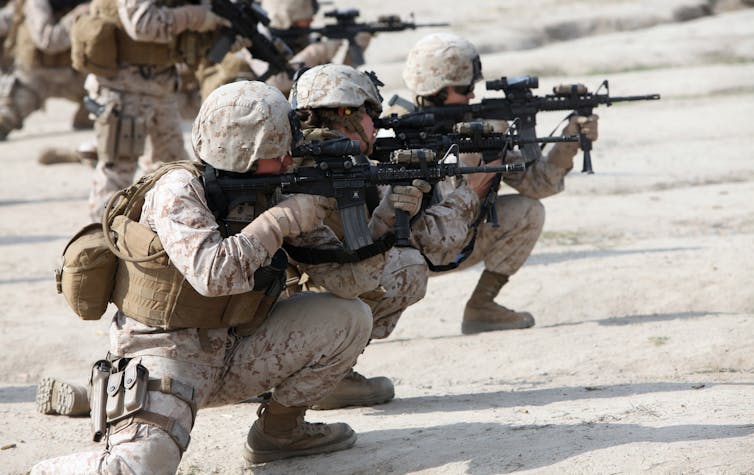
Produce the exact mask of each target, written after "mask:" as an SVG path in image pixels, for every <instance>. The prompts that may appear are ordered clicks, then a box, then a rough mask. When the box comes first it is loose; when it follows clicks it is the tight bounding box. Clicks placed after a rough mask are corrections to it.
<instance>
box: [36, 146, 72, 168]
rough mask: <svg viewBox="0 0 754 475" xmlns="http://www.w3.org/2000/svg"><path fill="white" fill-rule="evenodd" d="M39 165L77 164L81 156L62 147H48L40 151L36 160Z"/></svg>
mask: <svg viewBox="0 0 754 475" xmlns="http://www.w3.org/2000/svg"><path fill="white" fill-rule="evenodd" d="M37 162H39V164H40V165H55V164H58V163H79V162H81V155H80V154H79V153H78V151H76V150H71V149H69V148H62V147H48V148H45V149H44V150H42V153H41V154H40V155H39V158H38V159H37Z"/></svg>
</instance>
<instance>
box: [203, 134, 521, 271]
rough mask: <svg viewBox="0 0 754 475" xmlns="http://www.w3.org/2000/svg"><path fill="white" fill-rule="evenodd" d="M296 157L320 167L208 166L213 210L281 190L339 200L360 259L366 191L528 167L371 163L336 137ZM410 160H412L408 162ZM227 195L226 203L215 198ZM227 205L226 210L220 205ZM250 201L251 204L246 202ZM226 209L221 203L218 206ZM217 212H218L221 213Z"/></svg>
mask: <svg viewBox="0 0 754 475" xmlns="http://www.w3.org/2000/svg"><path fill="white" fill-rule="evenodd" d="M291 155H293V156H299V157H307V158H311V159H313V160H314V162H315V163H316V166H311V167H299V168H297V169H296V171H294V172H293V173H284V174H281V175H257V174H249V173H231V172H225V171H221V170H217V169H215V168H213V167H211V166H209V165H207V167H206V169H205V173H204V183H205V188H206V189H207V190H208V191H209V192H208V193H207V198H208V202H210V201H211V203H210V208H211V209H213V210H218V209H219V216H218V217H219V218H221V219H222V218H223V213H225V215H227V211H228V209H229V208H230V206H229V205H232V204H237V203H244V202H246V201H244V200H247V198H248V199H253V198H252V197H255V196H256V195H257V193H260V192H261V193H272V192H273V191H274V190H275V188H279V189H280V191H281V192H282V193H285V194H288V193H306V194H312V195H321V196H327V197H331V198H335V200H336V201H337V203H338V209H339V212H340V217H341V221H342V224H343V233H344V238H345V252H346V253H350V254H351V255H352V256H353V257H354V261H356V260H360V259H359V256H361V255H363V254H359V252H358V251H359V250H361V249H363V248H368V246H371V245H372V244H374V241H373V240H372V237H371V234H370V232H369V228H368V226H367V220H366V214H365V212H364V206H365V204H366V193H367V187H369V186H374V185H410V184H411V183H412V182H413V180H415V179H417V178H418V179H422V180H425V181H427V182H429V183H432V184H434V183H437V182H438V181H440V180H444V179H446V178H448V177H460V176H461V175H465V174H469V173H505V174H508V173H514V172H520V171H523V170H524V169H525V167H524V164H522V163H517V164H509V165H500V166H477V167H465V166H459V165H458V164H457V163H443V162H437V161H435V160H434V154H433V153H432V152H431V151H424V150H411V151H405V152H404V153H403V154H397V155H400V156H402V157H403V159H401V158H400V157H398V158H396V160H395V161H392V162H390V163H378V164H376V165H375V164H372V163H371V162H369V160H368V159H367V158H366V157H364V156H363V155H361V152H360V145H359V142H358V141H355V140H349V139H345V138H343V139H334V140H327V141H322V142H320V141H313V142H309V143H304V144H303V145H300V146H298V147H296V148H295V149H294V150H293V151H292V152H291ZM406 157H408V159H406ZM218 187H219V190H221V191H222V194H221V199H215V198H214V197H213V196H217V193H213V192H212V191H211V190H213V189H214V190H217V189H218ZM218 201H224V203H225V208H226V209H224V210H223V209H222V206H218ZM247 201H248V200H247ZM219 204H220V205H222V203H219ZM217 213H218V211H216V214H217ZM402 213H403V215H402V216H403V217H402V218H401V219H400V220H399V218H398V216H399V213H396V225H395V228H396V229H395V243H396V245H408V237H409V233H410V230H409V228H408V224H409V223H408V216H407V215H406V213H405V212H402Z"/></svg>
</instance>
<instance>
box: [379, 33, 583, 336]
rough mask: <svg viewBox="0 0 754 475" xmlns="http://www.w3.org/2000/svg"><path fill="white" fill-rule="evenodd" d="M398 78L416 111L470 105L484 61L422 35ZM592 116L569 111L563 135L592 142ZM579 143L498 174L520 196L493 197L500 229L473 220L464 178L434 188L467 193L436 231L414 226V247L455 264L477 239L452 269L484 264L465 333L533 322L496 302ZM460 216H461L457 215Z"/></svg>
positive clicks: (468, 158)
mask: <svg viewBox="0 0 754 475" xmlns="http://www.w3.org/2000/svg"><path fill="white" fill-rule="evenodd" d="M403 79H404V81H405V83H406V85H407V86H408V88H409V89H410V90H411V91H412V93H413V94H414V95H415V99H416V104H417V106H418V108H421V107H422V106H440V107H442V106H443V105H450V104H468V103H469V101H470V100H471V99H473V98H474V85H475V83H476V82H477V81H479V80H481V79H482V64H481V61H480V59H479V54H478V53H477V50H476V48H475V47H474V45H472V44H471V43H470V42H469V41H467V40H466V39H464V38H462V37H460V36H457V35H454V34H449V33H437V34H432V35H428V36H426V37H424V38H423V39H421V40H420V41H419V42H418V43H417V44H416V45H415V46H414V48H413V49H412V50H411V51H410V52H409V54H408V58H407V60H406V66H405V68H404V70H403ZM399 103H402V104H404V105H405V107H403V108H401V107H396V108H395V109H393V110H392V111H390V112H406V111H408V109H412V108H413V106H412V104H411V103H410V102H409V101H407V100H405V99H404V100H402V101H399ZM401 109H402V110H401ZM597 119H598V117H597V116H596V115H592V116H590V117H581V116H577V115H574V116H573V117H572V118H571V119H570V120H569V122H568V124H567V125H566V126H565V128H564V129H563V131H562V133H563V135H575V134H578V133H579V132H581V133H582V134H584V135H585V136H586V137H588V138H589V139H591V140H592V141H594V140H597V135H598V134H597ZM578 147H579V145H578V143H576V142H571V143H557V144H555V146H554V147H553V148H552V149H551V150H550V152H549V153H548V154H547V155H546V156H544V155H543V156H540V158H539V159H537V160H535V161H534V162H533V163H531V164H528V165H527V169H526V172H525V173H523V174H522V175H520V176H518V177H505V178H503V181H504V182H505V183H506V184H507V185H508V186H510V187H512V188H513V189H515V190H516V191H517V192H518V193H516V194H505V195H501V196H498V197H497V200H496V203H495V207H496V208H497V215H498V216H499V220H500V223H499V224H500V226H499V227H493V226H492V225H490V224H489V223H479V225H478V226H476V225H475V223H474V222H475V219H476V218H477V217H478V216H479V214H480V201H479V197H480V196H484V194H481V195H480V194H478V193H461V194H460V195H459V193H458V191H459V190H460V189H462V188H463V187H464V186H465V185H464V183H462V182H456V183H455V184H452V185H451V184H450V183H448V182H445V183H442V184H440V186H438V187H437V188H438V191H439V193H440V196H441V198H445V199H447V197H449V196H450V193H455V194H456V196H457V197H458V196H463V197H464V200H463V201H455V202H454V203H452V204H451V203H448V204H449V207H450V208H452V209H455V210H456V211H457V212H458V213H453V214H452V219H451V220H449V221H447V224H446V225H443V226H442V227H438V228H434V229H433V232H421V231H418V230H417V229H415V228H413V227H412V237H413V238H414V243H415V245H416V246H417V248H418V249H420V250H421V251H422V253H423V254H424V255H425V256H427V257H428V258H429V259H430V261H431V262H433V263H435V264H444V263H448V262H453V261H454V260H456V259H457V256H459V255H460V254H461V253H462V250H463V249H464V247H466V246H467V245H468V244H469V243H470V242H471V241H472V240H474V241H473V251H471V252H470V254H469V255H468V256H467V258H466V259H465V260H463V262H462V263H461V264H460V265H459V266H458V267H457V268H458V269H465V268H468V267H470V266H473V265H474V264H477V263H479V262H481V261H484V263H485V269H484V271H483V272H482V275H481V277H480V278H479V281H478V283H477V286H476V288H475V289H474V292H473V293H472V295H471V297H470V298H469V300H468V302H467V303H466V307H465V309H464V314H463V323H462V326H461V331H462V332H463V333H464V334H472V333H479V332H485V331H495V330H508V329H519V328H528V327H531V326H532V325H534V318H533V317H532V315H531V314H530V313H528V312H518V311H514V310H511V309H509V308H506V307H504V306H502V305H499V304H497V303H495V301H494V299H495V297H496V296H497V295H498V293H499V292H500V290H501V288H502V287H503V286H504V285H505V284H506V283H507V282H508V279H509V278H510V277H511V276H512V275H513V274H514V273H515V272H516V271H517V270H518V269H519V268H520V267H521V266H522V265H523V264H524V262H525V261H526V259H527V258H528V256H529V254H530V253H531V251H532V249H533V248H534V245H535V244H536V242H537V239H539V236H540V233H541V232H542V226H543V225H544V218H545V211H544V206H542V203H541V202H540V200H541V199H542V198H545V197H547V196H550V195H553V194H555V193H559V192H560V191H562V190H563V189H564V186H565V185H564V178H565V175H566V174H567V173H568V172H569V171H570V170H571V168H572V167H573V157H574V156H575V155H576V153H577V151H578ZM460 158H461V160H462V161H463V162H464V163H467V164H477V163H479V161H480V159H481V156H480V155H477V154H461V157H460ZM507 160H522V157H521V156H520V155H519V154H518V153H517V152H509V153H508V155H507ZM448 185H451V186H448ZM462 209H466V210H468V211H467V212H463V211H462ZM458 216H462V219H457V217H458ZM475 228H476V229H475ZM440 236H442V238H441V239H440Z"/></svg>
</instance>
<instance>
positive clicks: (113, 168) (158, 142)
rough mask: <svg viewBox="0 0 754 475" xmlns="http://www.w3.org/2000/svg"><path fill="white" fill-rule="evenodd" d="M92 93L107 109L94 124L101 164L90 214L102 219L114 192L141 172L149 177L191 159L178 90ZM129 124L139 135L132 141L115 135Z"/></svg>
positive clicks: (103, 89) (94, 181)
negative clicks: (186, 144)
mask: <svg viewBox="0 0 754 475" xmlns="http://www.w3.org/2000/svg"><path fill="white" fill-rule="evenodd" d="M90 95H91V96H92V97H93V98H94V99H95V100H96V101H97V102H98V103H99V104H101V105H103V106H104V107H105V109H104V112H103V113H102V114H101V115H100V116H99V117H97V119H96V120H95V122H94V129H95V132H96V134H97V159H98V161H97V165H96V167H95V169H94V176H93V179H92V188H91V191H90V193H89V213H90V215H91V218H92V220H94V221H99V220H100V219H101V218H102V213H103V211H104V209H105V205H106V204H107V201H108V200H109V199H110V197H111V196H112V195H113V193H115V192H116V191H118V190H120V189H122V188H125V187H127V186H129V185H131V184H132V183H133V182H134V180H135V179H136V178H138V176H137V170H140V171H141V173H149V172H151V171H153V170H156V169H157V168H159V166H160V165H162V164H163V163H167V162H173V161H176V160H188V154H187V153H186V150H185V148H184V145H183V132H182V131H181V115H180V111H179V101H178V100H177V95H176V93H175V91H174V90H166V91H165V94H164V95H154V94H144V93H132V92H128V91H126V90H122V89H112V88H109V87H105V86H100V87H98V88H97V92H96V94H93V93H91V92H90ZM124 121H130V122H127V128H129V130H133V131H134V132H133V133H132V134H131V135H130V137H129V139H130V140H129V141H128V142H127V141H126V140H124V138H123V136H122V134H121V135H120V136H119V137H116V136H117V132H113V130H116V131H119V130H122V129H125V128H126V125H123V124H125V123H126V122H124Z"/></svg>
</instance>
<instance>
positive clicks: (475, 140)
mask: <svg viewBox="0 0 754 475" xmlns="http://www.w3.org/2000/svg"><path fill="white" fill-rule="evenodd" d="M435 123H436V122H435V119H434V116H433V114H428V113H425V114H419V115H415V116H403V117H398V116H396V115H391V116H389V117H384V118H381V119H377V120H376V121H375V127H378V128H383V129H393V130H394V131H395V133H396V136H395V137H378V138H377V140H376V141H375V144H374V153H373V154H372V158H374V159H375V160H379V161H383V160H385V159H386V158H388V157H390V154H392V153H393V152H394V151H396V150H401V149H415V148H419V147H424V148H427V149H430V150H434V151H435V152H436V153H438V154H446V153H447V152H448V151H449V150H450V149H451V147H452V148H454V149H455V150H456V151H457V152H458V153H481V154H482V161H483V162H485V163H488V162H491V161H493V160H496V159H498V158H501V157H504V156H505V153H506V152H507V151H508V150H512V149H513V147H519V148H521V147H523V146H526V145H529V144H532V145H534V144H537V143H556V142H577V141H578V140H579V137H578V136H577V135H571V136H564V137H534V138H528V137H523V136H521V135H518V134H514V133H513V132H514V131H516V130H517V127H516V124H517V121H514V122H513V124H512V125H511V127H510V128H509V129H508V131H506V132H504V133H502V132H493V130H492V127H491V126H490V125H489V124H486V123H484V122H462V123H459V124H454V125H453V129H452V130H453V131H452V132H451V133H431V132H426V129H427V128H432V127H433V125H434V124H435ZM407 124H408V125H411V128H407ZM422 127H423V128H422ZM501 178H502V177H501V176H500V175H498V176H496V177H495V178H494V179H493V181H492V182H491V183H490V187H489V190H488V191H487V195H486V196H485V198H484V199H483V200H482V203H481V210H482V212H481V213H480V215H479V216H480V218H485V219H486V220H487V222H488V223H490V224H491V225H492V226H495V227H497V226H498V218H497V208H496V207H495V202H496V200H497V192H498V189H499V188H500V180H501Z"/></svg>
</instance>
